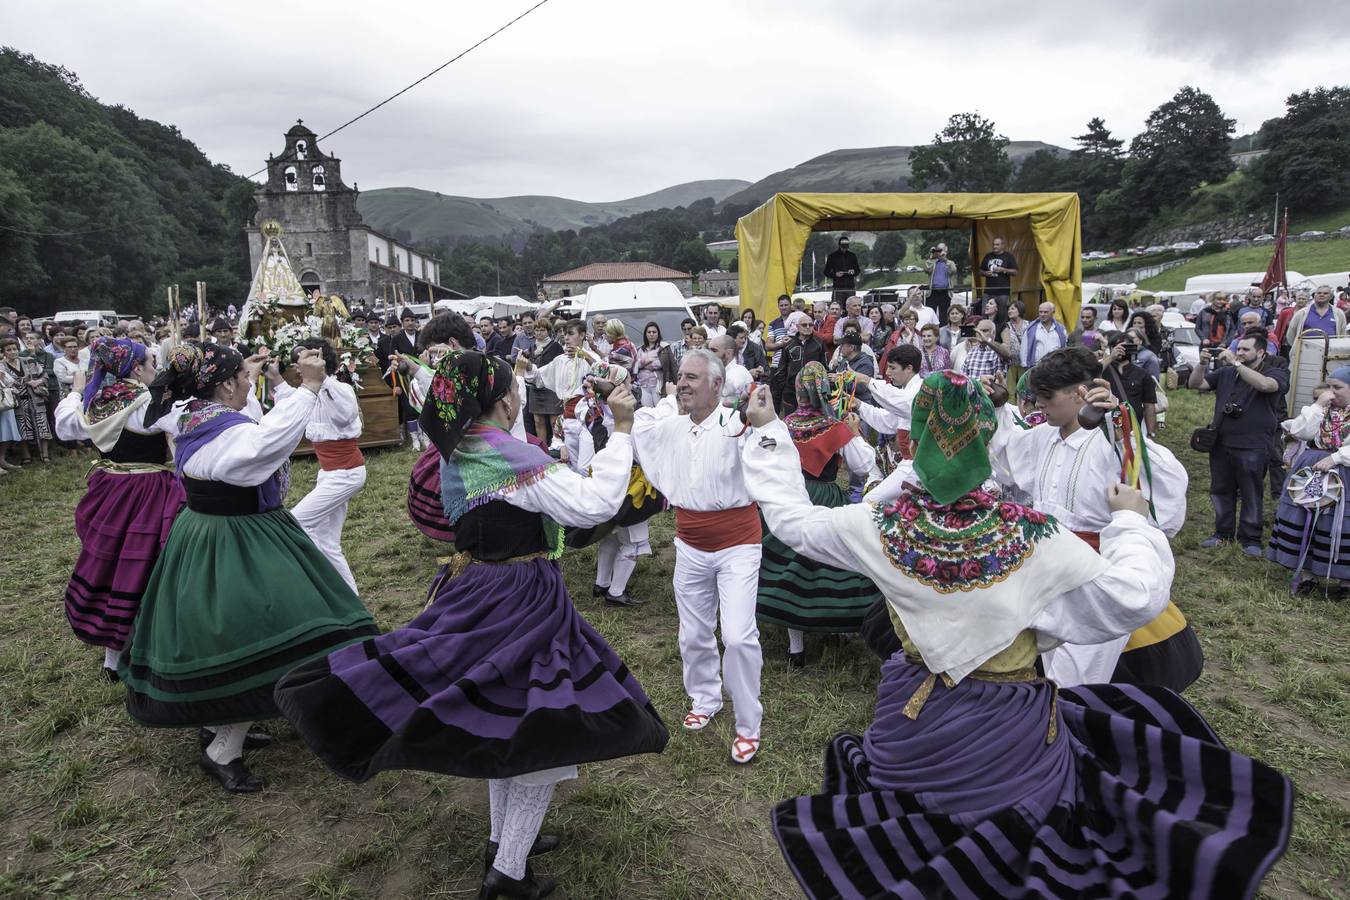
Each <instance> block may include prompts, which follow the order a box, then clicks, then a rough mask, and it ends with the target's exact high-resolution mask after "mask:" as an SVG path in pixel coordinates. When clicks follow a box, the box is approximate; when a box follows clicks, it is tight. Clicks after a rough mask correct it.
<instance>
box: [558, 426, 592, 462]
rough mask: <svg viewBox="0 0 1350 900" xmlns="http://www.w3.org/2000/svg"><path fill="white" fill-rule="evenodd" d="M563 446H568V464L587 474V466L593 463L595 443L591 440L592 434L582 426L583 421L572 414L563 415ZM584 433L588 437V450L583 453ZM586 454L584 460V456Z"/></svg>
mask: <svg viewBox="0 0 1350 900" xmlns="http://www.w3.org/2000/svg"><path fill="white" fill-rule="evenodd" d="M562 423H563V446H564V447H566V448H567V465H568V466H570V467H571V469H572V471H573V472H581V473H582V474H585V472H586V468H585V467H586V466H589V465H590V464H591V457H592V456H594V455H595V444H594V442H593V441H592V440H591V436H590V434H588V433H587V432H586V429H585V428H583V427H582V425H581V423H580V422H578V421H577V420H576V419H574V418H572V417H571V416H563V420H562ZM582 435H585V437H586V444H587V451H586V452H585V453H583V451H582V446H581V438H582ZM583 455H584V456H585V459H584V460H583V459H582V457H583Z"/></svg>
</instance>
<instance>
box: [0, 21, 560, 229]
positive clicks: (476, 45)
mask: <svg viewBox="0 0 1350 900" xmlns="http://www.w3.org/2000/svg"><path fill="white" fill-rule="evenodd" d="M548 2H549V0H538V2H537V3H535V4H534V5H533V6H531V7H530V8H529V9H527V10H525V11H524V12H522V13H520V14H519V15H518V16H516V17H515V18H514V19H512V20H510V21H509V22H507V23H506V24H505V25H502V26H501V27H499V28H498V29H496V30H495V31H493V32H492V33H490V34H488V35H487V36H485V37H483V38H480V39H479V40H478V41H476V42H475V43H473V44H471V45H470V46H469V47H467V48H465V49H464V50H461V51H460V52H459V53H457V54H455V55H454V56H453V57H451V58H450V59H448V60H446V61H445V62H443V63H441V64H440V65H439V66H437V67H436V68H434V69H432V70H431V71H430V72H428V73H427V74H425V75H423V76H422V77H421V78H419V79H417V80H416V81H414V82H412V83H411V84H408V85H406V86H404V87H403V88H401V89H400V90H398V91H395V92H394V93H392V94H390V95H389V96H388V97H385V98H384V99H383V100H381V101H380V102H379V103H376V104H375V105H374V106H372V107H370V108H369V109H367V110H366V111H365V112H363V113H361V114H360V115H357V116H353V117H352V118H350V119H348V120H347V121H345V122H343V123H342V124H341V125H339V126H338V127H336V128H334V129H333V130H332V131H330V132H328V133H327V134H325V135H323V136H321V137H317V138H315V139H314V142H315V143H316V144H317V143H318V142H319V141H322V140H327V139H328V138H330V137H332V136H333V135H335V134H337V133H338V132H339V131H342V130H343V129H344V128H347V127H348V126H350V125H355V124H356V123H357V122H359V121H361V120H362V119H364V118H365V117H366V116H368V115H370V114H371V113H373V112H375V111H376V110H377V109H379V108H380V107H382V106H385V105H386V104H388V103H390V102H392V101H394V100H397V99H398V98H399V97H401V96H403V95H404V94H406V93H408V91H410V90H412V89H413V88H415V87H417V86H418V85H419V84H421V83H422V82H424V81H426V80H427V79H428V78H432V77H434V76H435V75H437V74H439V73H440V72H441V71H443V70H444V69H445V68H446V67H448V66H450V65H451V64H452V63H455V62H458V61H459V60H461V59H463V58H464V57H465V56H467V55H468V54H470V53H472V52H473V51H474V50H477V49H478V48H479V47H481V46H483V45H484V44H486V43H487V42H488V41H490V40H492V39H493V38H495V37H496V36H497V35H499V34H501V33H502V32H503V31H505V30H506V29H508V28H510V27H511V26H512V25H514V24H516V23H517V22H519V21H520V20H521V19H523V18H525V17H526V16H528V15H529V14H530V13H532V12H534V11H535V10H537V9H538V8H539V7H541V6H543V5H544V4H545V3H548ZM282 160H283V161H284V160H285V157H284V156H283V157H282ZM269 165H270V163H269ZM267 168H268V167H267V166H263V167H262V168H261V169H259V170H258V171H256V172H253V173H250V174H249V175H245V176H244V177H245V178H246V179H252V178H254V177H256V176H258V175H261V174H262V173H263V172H266V171H267ZM149 218H150V217H149V216H147V217H145V218H143V219H132V220H130V221H126V222H118V223H116V224H113V225H101V226H99V227H98V228H85V229H78V230H73V231H30V230H28V229H24V228H15V227H13V226H11V225H5V224H3V223H0V231H6V232H9V233H11V234H22V235H28V236H30V237H75V236H77V235H82V234H97V233H98V232H100V231H112V230H113V229H116V228H125V227H126V226H127V225H131V224H136V223H137V222H144V221H149Z"/></svg>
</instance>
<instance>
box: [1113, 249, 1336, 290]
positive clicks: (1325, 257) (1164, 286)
mask: <svg viewBox="0 0 1350 900" xmlns="http://www.w3.org/2000/svg"><path fill="white" fill-rule="evenodd" d="M1274 247H1275V245H1274V244H1260V245H1256V246H1251V247H1235V248H1234V249H1232V250H1224V251H1222V252H1220V253H1211V254H1209V255H1208V256H1198V257H1196V258H1195V259H1192V260H1191V261H1190V262H1187V263H1186V264H1184V265H1180V266H1177V267H1176V268H1175V269H1168V270H1167V271H1166V272H1163V273H1162V274H1161V275H1155V276H1154V277H1152V278H1147V279H1145V280H1144V281H1141V282H1140V283H1139V286H1140V287H1141V288H1144V289H1146V290H1150V291H1179V290H1181V289H1183V288H1184V287H1186V279H1187V278H1190V277H1192V276H1194V275H1213V274H1217V273H1220V272H1264V271H1265V270H1266V266H1268V265H1270V256H1271V254H1272V253H1274V252H1275V251H1274ZM1286 265H1287V266H1288V267H1289V268H1290V269H1293V270H1294V271H1296V272H1301V273H1302V274H1304V275H1321V274H1322V273H1324V272H1344V271H1346V270H1347V269H1350V240H1324V241H1298V242H1295V241H1290V243H1289V256H1288V262H1287V263H1286ZM1333 286H1334V287H1336V286H1339V285H1333Z"/></svg>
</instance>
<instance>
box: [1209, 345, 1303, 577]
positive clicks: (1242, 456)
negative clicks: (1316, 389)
mask: <svg viewBox="0 0 1350 900" xmlns="http://www.w3.org/2000/svg"><path fill="white" fill-rule="evenodd" d="M1266 341H1267V336H1266V333H1265V329H1263V328H1254V329H1252V330H1251V331H1248V332H1247V333H1246V334H1244V335H1243V336H1242V337H1241V338H1240V339H1239V340H1238V346H1237V350H1236V351H1233V350H1229V349H1227V348H1226V347H1225V348H1224V349H1222V350H1219V351H1218V352H1217V353H1216V352H1215V351H1213V350H1210V349H1208V348H1205V349H1202V350H1201V351H1200V365H1198V366H1196V367H1195V369H1194V370H1193V371H1192V372H1191V377H1190V381H1189V385H1190V387H1191V388H1193V389H1195V390H1201V391H1214V394H1215V397H1214V419H1213V421H1212V422H1211V424H1210V430H1212V431H1213V432H1214V434H1213V445H1212V448H1211V449H1210V451H1209V498H1210V502H1211V503H1213V504H1214V534H1212V535H1210V536H1209V537H1208V538H1206V539H1205V540H1204V541H1203V542H1202V543H1201V544H1200V546H1202V547H1205V548H1206V549H1208V548H1212V547H1217V546H1219V545H1220V544H1222V543H1224V542H1226V541H1230V540H1232V539H1233V538H1234V536H1235V535H1236V537H1237V540H1238V542H1239V543H1241V545H1242V552H1243V553H1244V554H1246V555H1247V556H1251V557H1260V556H1262V553H1261V531H1262V523H1263V521H1264V518H1263V516H1264V512H1265V510H1264V508H1263V500H1264V497H1263V493H1264V492H1263V491H1262V490H1261V486H1262V482H1263V481H1264V480H1265V474H1266V467H1267V465H1268V464H1269V462H1270V456H1271V453H1272V448H1273V447H1274V441H1275V434H1276V432H1277V431H1278V429H1279V426H1280V419H1281V406H1282V401H1283V399H1284V395H1285V393H1286V392H1287V391H1288V390H1289V371H1288V369H1286V368H1284V367H1283V366H1280V365H1278V364H1277V363H1276V362H1275V361H1274V360H1272V358H1271V357H1270V356H1269V355H1268V354H1267V353H1266ZM1199 435H1200V432H1197V437H1198V436H1199ZM1192 445H1193V446H1195V445H1196V438H1192ZM1239 500H1241V503H1242V511H1241V514H1240V518H1239V514H1238V511H1237V504H1238V501H1239Z"/></svg>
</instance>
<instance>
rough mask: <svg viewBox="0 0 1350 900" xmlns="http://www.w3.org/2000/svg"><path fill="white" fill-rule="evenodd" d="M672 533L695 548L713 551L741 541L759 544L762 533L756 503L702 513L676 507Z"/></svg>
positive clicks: (736, 544) (739, 543)
mask: <svg viewBox="0 0 1350 900" xmlns="http://www.w3.org/2000/svg"><path fill="white" fill-rule="evenodd" d="M675 536H676V537H678V538H679V539H680V540H681V541H684V542H685V543H686V544H688V545H689V546H690V547H693V548H694V549H695V550H702V551H704V552H706V553H713V552H716V551H718V550H725V549H727V548H728V547H738V546H740V545H741V544H758V543H759V542H760V541H761V540H763V537H764V533H763V532H762V531H761V530H760V525H759V506H758V505H756V504H754V503H751V504H750V505H749V506H738V507H736V508H735V509H718V510H713V511H710V512H704V511H702V510H697V509H684V508H682V507H677V508H676V510H675Z"/></svg>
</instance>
